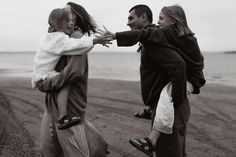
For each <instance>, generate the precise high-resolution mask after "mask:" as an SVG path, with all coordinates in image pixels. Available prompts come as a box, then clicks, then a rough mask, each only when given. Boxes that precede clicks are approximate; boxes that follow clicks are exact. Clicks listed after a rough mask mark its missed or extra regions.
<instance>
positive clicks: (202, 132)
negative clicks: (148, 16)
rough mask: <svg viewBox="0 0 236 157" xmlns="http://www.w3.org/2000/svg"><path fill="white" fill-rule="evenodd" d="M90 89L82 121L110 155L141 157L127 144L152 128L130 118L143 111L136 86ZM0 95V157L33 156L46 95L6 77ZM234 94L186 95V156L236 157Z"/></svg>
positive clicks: (211, 90) (102, 84)
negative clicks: (104, 143) (90, 126)
mask: <svg viewBox="0 0 236 157" xmlns="http://www.w3.org/2000/svg"><path fill="white" fill-rule="evenodd" d="M88 88H89V89H88V106H87V116H86V117H87V119H88V120H89V121H91V123H92V124H94V125H95V126H96V127H97V128H98V129H99V130H100V131H101V133H102V134H103V136H104V137H105V139H106V141H107V142H108V144H109V151H110V152H111V155H109V156H111V157H121V156H124V157H125V156H126V157H133V156H134V157H142V156H143V157H144V155H143V154H142V153H140V152H139V151H137V150H136V149H135V148H133V147H132V146H131V145H130V144H129V142H128V139H130V138H133V137H144V136H146V135H147V134H148V133H149V131H150V126H151V124H150V121H148V120H141V119H136V118H134V117H133V114H134V113H135V112H137V111H139V110H141V109H142V108H143V107H144V105H143V104H142V100H141V93H140V84H139V81H122V80H111V79H94V78H90V79H89V87H88ZM0 93H1V94H0V101H1V106H0V107H1V112H2V113H1V115H3V116H4V117H6V118H4V120H1V121H0V134H1V136H0V138H1V139H0V141H4V142H0V146H1V147H0V152H1V155H3V156H4V155H5V156H8V155H9V154H12V155H13V156H22V157H34V156H37V153H38V147H39V134H40V125H41V118H42V113H43V108H44V93H40V92H38V91H35V90H33V89H32V88H31V84H30V79H29V78H24V77H7V76H6V77H1V78H0ZM235 94H236V87H232V86H227V85H219V84H215V83H207V84H206V86H204V87H203V88H202V90H201V94H200V95H191V96H190V98H189V99H190V103H191V115H190V121H189V124H188V130H187V131H188V132H187V146H186V149H187V153H188V156H191V157H199V156H201V157H215V156H222V157H223V156H227V157H234V156H235V155H236V154H235V147H234V144H235V141H236V137H235V132H236V116H235V115H236V106H235V100H236V99H235ZM6 102H8V105H6ZM4 104H5V105H4ZM12 115H14V116H12ZM12 130H17V131H15V132H14V131H12ZM5 135H6V136H5ZM4 137H5V138H4ZM3 139H4V140H3ZM15 141H23V143H21V142H15ZM20 152H24V155H23V154H22V153H21V154H20V155H19V153H20ZM1 155H0V156H1ZM109 156H108V157H109Z"/></svg>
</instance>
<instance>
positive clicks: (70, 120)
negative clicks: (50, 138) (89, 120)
mask: <svg viewBox="0 0 236 157" xmlns="http://www.w3.org/2000/svg"><path fill="white" fill-rule="evenodd" d="M80 121H81V119H80V117H77V116H69V115H65V116H63V117H62V118H61V119H60V120H58V121H57V122H58V123H59V125H58V127H57V128H58V130H63V129H67V128H70V127H72V126H74V125H76V124H79V123H80Z"/></svg>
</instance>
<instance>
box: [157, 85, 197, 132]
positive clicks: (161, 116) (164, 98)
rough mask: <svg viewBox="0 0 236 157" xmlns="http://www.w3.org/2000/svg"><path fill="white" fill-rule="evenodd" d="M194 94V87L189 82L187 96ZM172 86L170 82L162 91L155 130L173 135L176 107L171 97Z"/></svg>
mask: <svg viewBox="0 0 236 157" xmlns="http://www.w3.org/2000/svg"><path fill="white" fill-rule="evenodd" d="M192 92H193V86H192V84H191V83H189V82H187V95H189V94H190V93H192ZM171 93H172V84H171V83H170V82H169V83H168V84H167V85H166V86H165V87H164V88H163V89H162V91H161V95H160V99H159V101H158V104H157V108H156V116H155V118H154V123H153V130H157V131H159V132H161V133H165V134H172V127H173V123H174V106H173V101H172V97H171Z"/></svg>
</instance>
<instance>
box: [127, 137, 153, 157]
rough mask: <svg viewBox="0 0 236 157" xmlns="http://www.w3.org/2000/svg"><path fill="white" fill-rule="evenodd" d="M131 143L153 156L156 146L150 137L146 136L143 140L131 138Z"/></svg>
mask: <svg viewBox="0 0 236 157" xmlns="http://www.w3.org/2000/svg"><path fill="white" fill-rule="evenodd" d="M129 143H130V144H131V145H133V146H134V147H135V148H137V149H138V150H140V151H141V152H143V153H145V154H146V155H148V156H150V157H153V151H154V147H153V146H152V142H151V140H150V139H149V138H148V137H145V138H144V139H143V140H140V139H130V140H129Z"/></svg>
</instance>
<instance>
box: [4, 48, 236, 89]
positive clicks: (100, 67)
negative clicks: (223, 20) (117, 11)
mask: <svg viewBox="0 0 236 157" xmlns="http://www.w3.org/2000/svg"><path fill="white" fill-rule="evenodd" d="M34 54H35V53H34V52H33V51H24V52H22V51H18V52H13V51H11V52H0V72H1V73H0V76H1V77H31V75H32V71H33V57H34ZM235 54H236V53H234V51H232V52H229V51H227V52H223V53H222V52H215V53H213V52H205V53H203V56H204V62H205V68H204V75H205V77H206V80H207V83H216V84H223V85H228V86H236V70H235V68H233V67H234V66H235V65H236V64H235V60H236V55H235ZM139 65H140V54H139V53H136V52H128V53H126V52H116V51H115V52H98V51H93V52H90V53H89V78H98V79H112V80H125V81H139V80H140V76H139Z"/></svg>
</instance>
